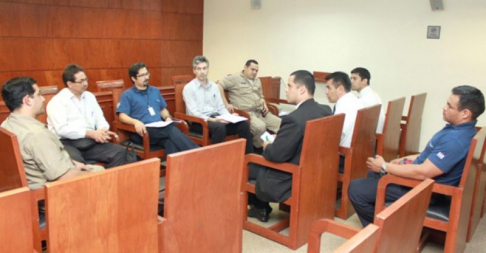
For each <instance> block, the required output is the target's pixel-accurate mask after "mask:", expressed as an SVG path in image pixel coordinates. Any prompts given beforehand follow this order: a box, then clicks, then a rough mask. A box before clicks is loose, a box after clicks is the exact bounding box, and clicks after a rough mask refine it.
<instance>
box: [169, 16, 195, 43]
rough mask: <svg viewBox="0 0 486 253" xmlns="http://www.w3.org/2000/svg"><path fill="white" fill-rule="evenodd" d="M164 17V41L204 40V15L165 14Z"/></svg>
mask: <svg viewBox="0 0 486 253" xmlns="http://www.w3.org/2000/svg"><path fill="white" fill-rule="evenodd" d="M162 17H163V21H162V27H163V28H162V31H163V38H164V39H170V40H199V41H201V40H202V36H203V29H201V28H202V27H203V16H202V15H188V14H176V13H164V14H163V15H162Z"/></svg>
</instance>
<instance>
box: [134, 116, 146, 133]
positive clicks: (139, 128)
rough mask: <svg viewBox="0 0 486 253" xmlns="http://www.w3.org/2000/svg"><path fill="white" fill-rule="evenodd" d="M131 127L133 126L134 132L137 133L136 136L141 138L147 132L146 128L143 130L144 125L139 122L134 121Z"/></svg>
mask: <svg viewBox="0 0 486 253" xmlns="http://www.w3.org/2000/svg"><path fill="white" fill-rule="evenodd" d="M133 126H135V131H137V134H138V135H140V136H143V134H144V133H146V132H147V128H145V125H144V124H143V123H142V122H141V121H140V120H135V124H133Z"/></svg>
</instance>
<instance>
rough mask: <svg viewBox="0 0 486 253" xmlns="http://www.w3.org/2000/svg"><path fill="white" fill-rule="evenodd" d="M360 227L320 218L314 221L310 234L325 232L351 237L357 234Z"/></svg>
mask: <svg viewBox="0 0 486 253" xmlns="http://www.w3.org/2000/svg"><path fill="white" fill-rule="evenodd" d="M359 231H360V229H358V228H355V227H352V226H349V225H346V224H343V223H339V222H336V221H333V220H330V219H320V220H316V221H314V222H312V225H311V228H310V231H309V235H310V234H318V235H320V234H322V233H325V232H328V233H331V234H333V235H337V236H339V237H342V238H346V239H349V238H351V237H353V236H355V235H356V234H357V233H358V232H359Z"/></svg>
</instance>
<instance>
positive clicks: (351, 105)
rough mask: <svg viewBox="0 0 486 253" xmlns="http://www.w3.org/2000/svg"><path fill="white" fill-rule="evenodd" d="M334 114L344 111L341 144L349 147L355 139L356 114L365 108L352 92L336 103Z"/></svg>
mask: <svg viewBox="0 0 486 253" xmlns="http://www.w3.org/2000/svg"><path fill="white" fill-rule="evenodd" d="M335 106H336V107H335V111H334V114H338V113H344V114H345V115H346V116H345V117H344V125H343V131H342V133H341V142H340V144H339V145H340V146H342V147H346V148H349V147H350V146H351V140H352V139H353V130H354V123H355V122H356V115H357V114H358V110H359V109H362V108H364V106H363V104H362V103H361V101H359V99H358V98H357V97H356V96H355V95H353V94H352V93H351V92H348V93H346V95H344V96H342V97H341V98H340V99H339V100H338V101H337V102H336V105H335Z"/></svg>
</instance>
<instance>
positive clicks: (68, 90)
mask: <svg viewBox="0 0 486 253" xmlns="http://www.w3.org/2000/svg"><path fill="white" fill-rule="evenodd" d="M63 90H65V91H63V92H65V93H67V95H68V97H69V99H73V98H76V95H74V93H73V92H72V91H71V90H70V89H69V88H64V89H63ZM85 96H86V92H83V93H82V94H81V97H80V99H79V100H82V99H84V98H85Z"/></svg>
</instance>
